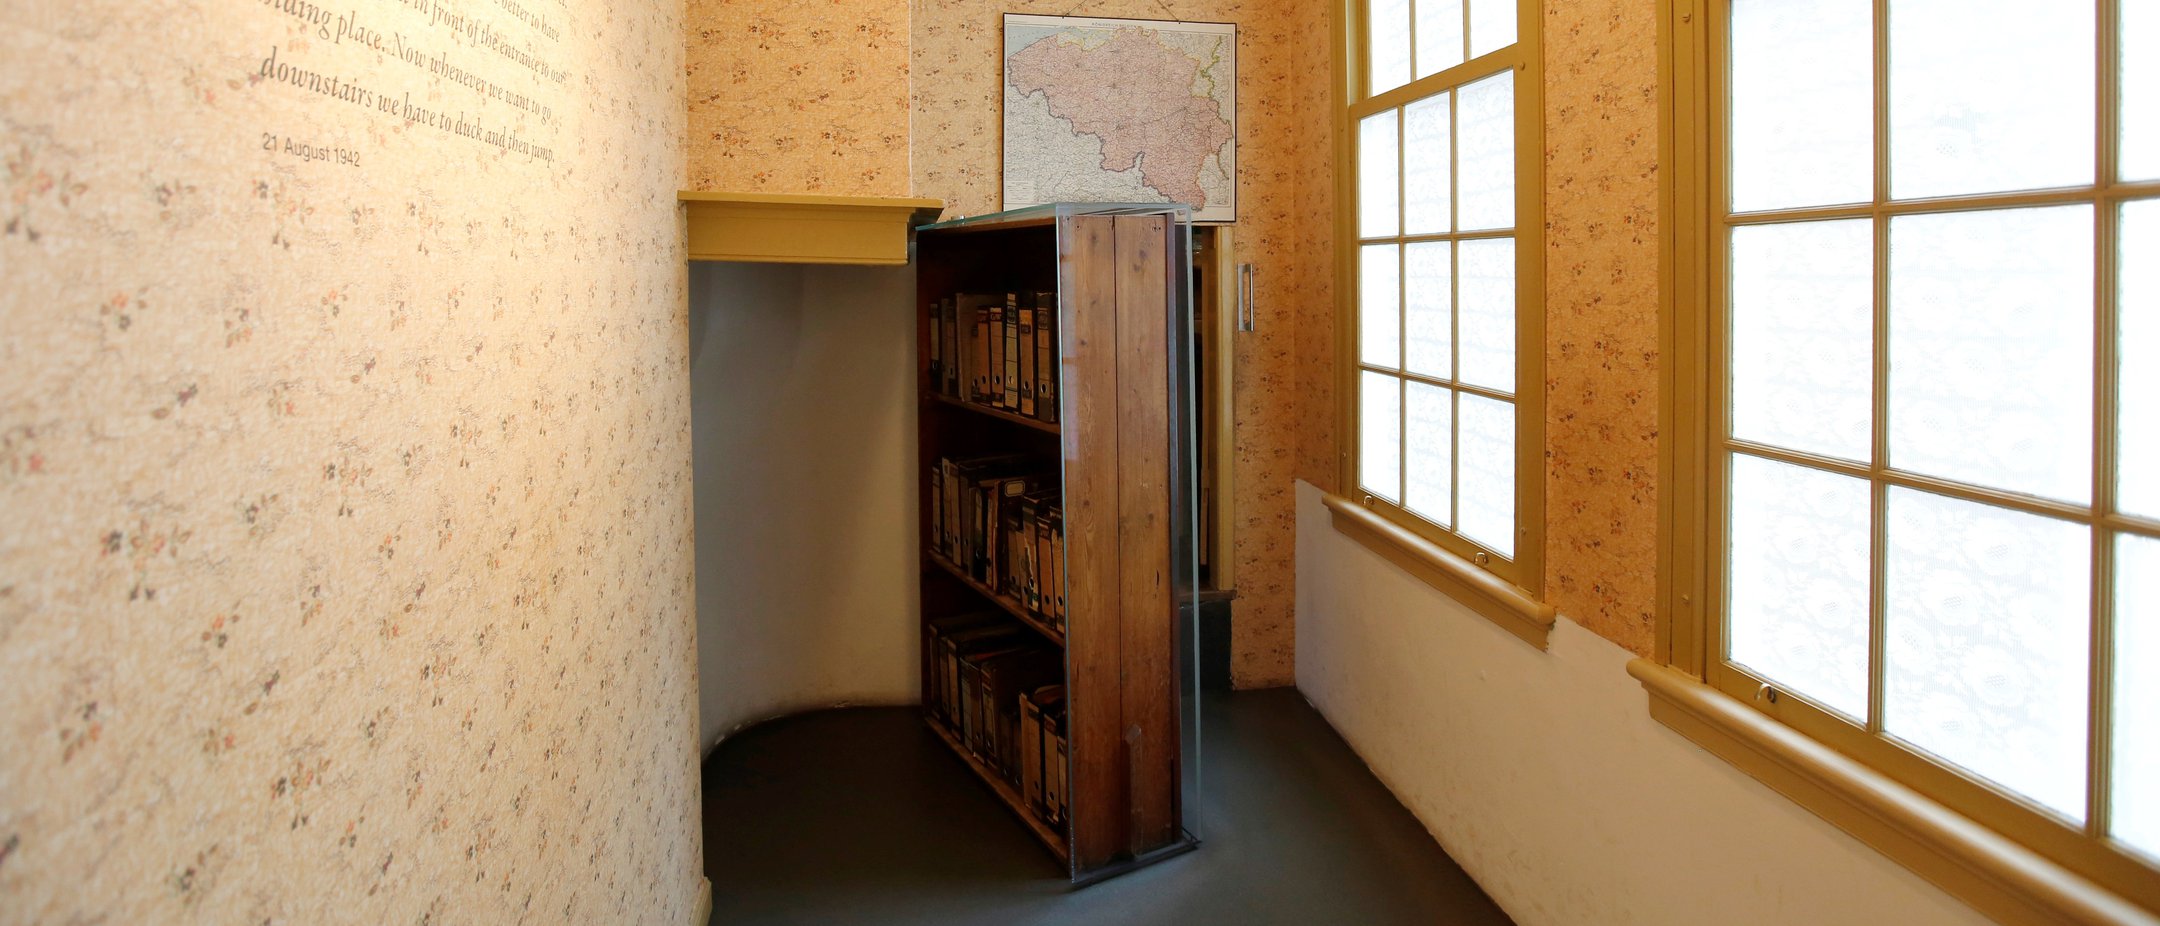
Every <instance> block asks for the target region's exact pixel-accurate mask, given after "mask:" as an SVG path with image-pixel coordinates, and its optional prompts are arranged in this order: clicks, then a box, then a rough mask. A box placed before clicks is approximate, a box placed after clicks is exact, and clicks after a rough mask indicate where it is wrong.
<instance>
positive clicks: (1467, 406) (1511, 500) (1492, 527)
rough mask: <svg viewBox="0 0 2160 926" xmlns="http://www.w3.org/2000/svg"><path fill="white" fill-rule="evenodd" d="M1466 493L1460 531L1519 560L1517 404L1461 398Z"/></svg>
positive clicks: (1460, 501)
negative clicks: (1516, 466)
mask: <svg viewBox="0 0 2160 926" xmlns="http://www.w3.org/2000/svg"><path fill="white" fill-rule="evenodd" d="M1456 412H1457V414H1458V415H1459V416H1460V417H1461V425H1460V430H1461V444H1460V449H1459V451H1458V452H1459V453H1461V454H1462V460H1461V475H1460V476H1459V477H1458V478H1459V479H1461V480H1462V484H1461V489H1460V491H1458V492H1457V494H1456V506H1457V509H1458V510H1457V512H1456V519H1457V525H1456V529H1457V530H1459V531H1461V532H1462V534H1463V536H1465V537H1468V538H1470V539H1471V540H1475V541H1477V542H1479V543H1482V544H1484V545H1485V546H1487V547H1490V548H1492V550H1493V551H1494V552H1496V553H1499V554H1500V555H1501V556H1507V557H1512V556H1514V555H1515V405H1514V403H1511V402H1500V401H1496V400H1493V399H1488V398H1485V397H1483V396H1475V395H1470V394H1469V393H1463V394H1462V395H1461V404H1460V405H1459V406H1458V407H1457V409H1456Z"/></svg>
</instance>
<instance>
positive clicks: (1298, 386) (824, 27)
mask: <svg viewBox="0 0 2160 926" xmlns="http://www.w3.org/2000/svg"><path fill="white" fill-rule="evenodd" d="M906 2H907V8H906V9H905V10H903V9H901V3H902V0H833V2H832V3H831V4H830V5H829V6H830V9H828V4H825V3H819V4H815V5H793V4H777V3H763V4H752V5H745V4H732V3H720V4H718V5H717V6H714V5H713V0H699V2H693V3H692V6H691V22H692V23H693V30H692V36H691V40H690V44H691V47H690V64H689V68H690V74H691V83H692V90H691V97H692V100H691V116H690V119H691V130H690V136H689V145H690V160H691V163H692V165H693V166H692V170H691V173H692V182H693V184H695V185H696V186H698V187H699V188H704V189H770V190H775V191H794V192H848V193H856V192H865V193H879V194H883V195H915V196H930V197H938V198H941V199H944V200H945V201H946V203H947V213H948V215H973V214H979V213H983V212H990V211H995V210H996V209H997V208H998V206H999V202H998V197H999V186H1000V179H1001V178H1000V151H999V144H1000V131H1001V130H1000V125H999V118H1000V103H999V92H998V81H999V79H1000V74H999V65H998V59H999V51H1000V48H1001V45H1002V42H1003V32H1002V19H1001V15H1002V14H1003V13H1006V12H1016V13H1041V14H1052V15H1075V16H1125V17H1134V18H1145V19H1179V18H1182V19H1188V20H1206V21H1217V22H1222V21H1229V22H1236V23H1237V24H1238V26H1239V49H1238V52H1239V55H1238V62H1239V70H1240V75H1239V88H1238V90H1239V107H1238V135H1239V157H1240V162H1241V163H1240V171H1239V184H1240V187H1239V192H1238V196H1239V212H1240V215H1239V219H1240V221H1239V222H1238V223H1237V225H1236V228H1235V234H1236V236H1237V248H1238V259H1239V260H1240V261H1249V262H1251V263H1253V264H1254V266H1255V267H1256V268H1257V269H1258V278H1257V282H1258V287H1259V290H1258V293H1257V297H1258V299H1257V301H1258V304H1259V330H1258V331H1257V332H1255V333H1251V334H1245V335H1241V336H1240V337H1241V339H1242V340H1241V341H1240V343H1239V354H1238V357H1237V366H1236V376H1237V389H1238V397H1237V408H1236V413H1237V416H1238V420H1237V429H1236V434H1237V438H1236V439H1237V447H1236V454H1237V465H1236V473H1235V479H1236V497H1235V499H1234V503H1235V506H1236V512H1237V530H1238V544H1237V546H1238V562H1237V575H1238V582H1237V584H1238V595H1239V597H1238V603H1237V608H1236V611H1237V619H1236V627H1235V631H1234V632H1235V639H1234V641H1233V650H1234V652H1233V674H1234V676H1235V678H1236V681H1237V683H1238V684H1239V685H1240V686H1245V687H1254V686H1264V685H1277V684H1288V683H1289V682H1290V681H1291V679H1292V677H1293V666H1292V663H1291V658H1292V655H1291V654H1292V652H1293V649H1294V647H1293V640H1292V635H1293V633H1294V628H1293V625H1292V613H1291V610H1292V597H1291V593H1292V588H1291V583H1292V574H1293V570H1292V568H1291V563H1290V557H1291V554H1292V550H1291V544H1292V521H1293V517H1294V512H1293V509H1292V497H1291V486H1292V484H1293V481H1294V480H1295V479H1300V478H1302V479H1305V480H1307V481H1310V482H1313V483H1315V484H1316V485H1319V486H1321V487H1323V488H1332V487H1333V486H1334V483H1335V481H1336V467H1337V462H1336V461H1337V434H1336V428H1337V420H1336V416H1337V409H1336V405H1335V396H1334V388H1333V383H1334V376H1335V371H1334V357H1335V348H1334V339H1335V332H1334V326H1335V313H1334V309H1333V295H1332V273H1333V264H1332V257H1331V254H1330V251H1331V249H1332V247H1333V240H1332V234H1333V224H1334V223H1333V213H1334V209H1335V203H1334V189H1333V184H1334V173H1335V165H1334V163H1333V149H1332V146H1331V139H1330V132H1331V120H1332V118H1333V116H1332V109H1331V107H1332V105H1333V103H1332V100H1331V99H1330V94H1329V86H1328V79H1327V76H1326V75H1327V74H1328V67H1329V51H1330V49H1329V45H1328V43H1329V41H1330V39H1329V27H1328V7H1327V5H1326V4H1320V3H1293V2H1281V0H1079V2H1075V0H1060V2H1051V0H1014V2H1010V3H1005V4H1002V5H1001V4H995V3H991V2H989V0H906ZM753 7H755V9H753ZM828 14H831V15H828ZM842 17H844V19H845V21H846V22H849V23H861V24H862V26H861V28H859V29H857V30H856V31H855V32H848V31H846V30H845V29H835V28H834V27H832V26H830V25H829V24H830V23H834V22H840V21H842ZM1545 30H1546V31H1545V45H1546V47H1545V54H1546V88H1545V94H1546V100H1545V105H1546V137H1545V171H1546V174H1545V184H1546V209H1547V214H1546V223H1547V226H1546V232H1547V238H1546V247H1547V255H1546V257H1547V267H1546V273H1547V279H1546V286H1547V307H1546V308H1547V313H1548V319H1547V344H1546V364H1547V370H1546V374H1547V380H1548V382H1547V390H1548V392H1547V397H1548V402H1547V405H1548V408H1547V414H1548V421H1547V441H1548V445H1547V464H1548V469H1547V473H1546V492H1547V498H1546V511H1547V541H1546V542H1547V550H1546V597H1547V598H1548V599H1549V600H1550V601H1551V602H1552V603H1553V604H1554V605H1556V606H1557V607H1558V608H1559V609H1560V611H1561V612H1562V613H1564V614H1567V615H1568V616H1569V617H1570V618H1572V619H1575V620H1577V621H1579V622H1581V623H1582V624H1583V625H1585V626H1587V627H1589V628H1590V629H1592V630H1594V631H1596V632H1597V633H1599V634H1601V635H1603V636H1605V637H1607V638H1609V639H1612V640H1613V641H1615V642H1617V643H1620V644H1621V645H1623V646H1626V647H1628V648H1630V649H1633V650H1635V651H1637V652H1648V651H1649V649H1650V647H1651V646H1652V644H1653V635H1654V633H1653V625H1652V613H1653V600H1654V596H1655V593H1656V576H1655V567H1656V525H1657V520H1656V518H1657V508H1656V494H1655V492H1656V485H1655V481H1656V472H1657V446H1656V442H1657V400H1656V391H1657V366H1656V363H1657V359H1656V354H1657V312H1658V289H1657V287H1658V278H1657V276H1658V270H1657V267H1658V254H1657V247H1658V240H1657V228H1656V222H1657V182H1658V177H1657V152H1656V147H1657V96H1656V83H1657V71H1656V56H1657V46H1656V38H1657V32H1656V4H1654V3H1650V2H1647V0H1589V2H1581V3H1572V2H1560V0H1546V4H1545ZM896 50H904V53H902V52H901V51H896ZM738 59H741V60H738ZM721 73H724V74H727V75H730V76H729V77H727V79H726V80H724V81H723V80H721V79H720V78H718V77H716V76H715V75H716V74H721ZM865 73H874V74H883V75H886V78H887V79H885V80H884V81H882V82H881V83H880V85H881V86H889V87H898V86H908V87H910V88H911V90H910V97H909V99H910V103H909V117H908V122H907V124H906V125H897V126H896V125H895V124H894V122H893V119H892V118H891V113H892V110H891V109H890V108H882V109H880V108H875V107H871V108H850V105H851V104H850V103H849V101H855V100H858V99H861V98H862V97H861V95H862V94H864V93H866V92H868V91H867V90H866V89H865V88H863V87H862V86H860V80H859V78H858V75H861V74H865ZM896 74H897V75H900V76H901V77H903V78H904V79H898V78H894V77H893V75H896ZM700 88H711V89H700ZM723 89H724V90H725V91H726V92H725V93H724V94H722V95H721V96H719V97H714V96H712V95H713V94H719V93H721V91H722V90H723ZM706 97H711V99H706ZM723 97H724V100H725V101H723V99H722V98H723ZM726 106H732V107H736V109H735V110H733V111H734V112H738V113H742V114H744V115H745V117H743V118H734V119H733V120H732V121H733V124H737V125H756V126H759V127H760V129H761V131H764V132H765V133H766V134H767V135H769V137H758V138H752V137H750V136H748V135H742V136H740V137H735V138H732V139H729V138H721V137H719V136H716V135H713V134H712V133H709V132H706V131H704V130H702V129H700V128H699V125H700V124H701V123H700V121H699V120H700V118H701V116H700V112H701V107H702V108H703V109H704V110H705V111H707V112H709V113H718V112H720V111H721V110H720V109H718V108H716V107H726ZM713 118H716V119H717V118H718V117H713ZM721 121H728V120H721ZM835 138H844V139H850V140H851V142H850V143H849V144H837V143H835V140H834V139H835ZM895 138H897V141H892V139H895ZM780 155H785V156H784V157H782V156H780ZM711 164H718V165H723V166H722V167H720V168H707V167H701V166H699V165H711ZM895 164H899V165H903V166H904V168H905V169H906V171H907V173H908V175H909V177H910V178H911V182H909V183H905V184H898V183H893V182H890V181H891V180H892V176H893V175H892V173H891V171H892V170H893V167H892V166H891V165H895ZM731 171H732V172H731ZM872 175H875V179H876V180H877V181H878V182H877V183H876V184H872V183H870V179H871V178H872ZM843 180H845V181H848V182H849V183H853V184H854V185H847V184H844V183H842V181H843ZM858 181H859V182H858Z"/></svg>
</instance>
